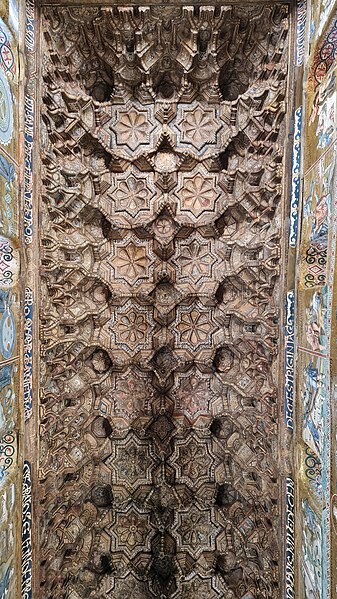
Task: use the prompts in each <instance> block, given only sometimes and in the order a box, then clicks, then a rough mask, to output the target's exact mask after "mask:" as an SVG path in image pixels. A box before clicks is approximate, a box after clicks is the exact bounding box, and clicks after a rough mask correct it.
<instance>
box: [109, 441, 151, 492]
mask: <svg viewBox="0 0 337 599" xmlns="http://www.w3.org/2000/svg"><path fill="white" fill-rule="evenodd" d="M114 463H115V464H116V467H117V469H118V478H120V479H124V480H125V481H127V482H131V483H133V482H136V481H137V480H139V479H144V480H146V475H147V469H148V467H149V466H150V464H151V459H150V456H149V451H148V448H147V446H145V447H144V446H139V444H136V443H135V442H132V443H130V444H129V445H127V446H126V447H118V448H117V451H116V459H115V460H114Z"/></svg>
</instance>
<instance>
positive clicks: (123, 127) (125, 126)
mask: <svg viewBox="0 0 337 599" xmlns="http://www.w3.org/2000/svg"><path fill="white" fill-rule="evenodd" d="M114 129H115V131H116V137H117V143H118V144H121V145H127V146H128V147H129V148H130V150H135V149H136V148H137V147H138V146H139V145H141V144H144V143H147V141H148V140H149V135H150V131H151V129H152V127H151V126H150V123H149V120H148V114H147V112H144V111H138V110H135V109H134V108H131V110H128V111H127V112H122V111H120V112H119V115H118V122H117V123H116V125H115V126H114Z"/></svg>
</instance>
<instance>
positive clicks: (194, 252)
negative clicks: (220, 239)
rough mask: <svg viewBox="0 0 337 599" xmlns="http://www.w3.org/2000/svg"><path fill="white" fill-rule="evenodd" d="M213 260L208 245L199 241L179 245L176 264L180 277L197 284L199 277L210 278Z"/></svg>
mask: <svg viewBox="0 0 337 599" xmlns="http://www.w3.org/2000/svg"><path fill="white" fill-rule="evenodd" d="M214 261H215V260H214V258H213V257H212V254H211V247H210V243H204V244H201V243H200V240H196V239H195V240H193V241H192V242H190V243H188V244H187V243H185V244H181V245H180V254H179V256H178V258H177V263H178V264H179V267H180V274H181V277H183V278H187V279H192V280H193V281H194V282H197V281H198V280H199V279H200V278H201V277H210V276H211V269H212V265H213V264H214Z"/></svg>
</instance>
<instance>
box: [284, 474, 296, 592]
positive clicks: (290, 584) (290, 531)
mask: <svg viewBox="0 0 337 599" xmlns="http://www.w3.org/2000/svg"><path fill="white" fill-rule="evenodd" d="M285 570H286V571H285V577H286V580H285V597H286V599H295V483H294V481H293V479H292V478H290V477H287V478H286V560H285Z"/></svg>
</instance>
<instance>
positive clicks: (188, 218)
mask: <svg viewBox="0 0 337 599" xmlns="http://www.w3.org/2000/svg"><path fill="white" fill-rule="evenodd" d="M287 10H288V9H287V7H286V6H285V5H276V4H275V5H273V6H265V5H261V6H258V7H254V6H247V7H239V6H237V7H236V6H217V7H210V6H207V7H204V6H198V7H194V8H193V7H192V6H188V7H179V6H170V5H165V6H160V7H157V6H151V7H146V6H142V7H141V8H139V7H124V8H120V9H119V8H118V7H105V8H99V7H96V6H95V7H93V6H92V7H91V6H90V5H88V6H86V7H77V8H76V7H68V8H66V7H62V6H57V7H56V6H55V7H53V8H52V9H51V8H50V7H48V8H46V9H44V12H43V18H42V29H43V31H42V45H43V47H42V51H43V55H44V63H43V78H44V86H43V101H42V106H41V119H40V123H41V130H42V132H41V156H42V191H41V198H40V213H41V219H42V220H41V222H42V226H41V230H40V237H41V240H40V241H41V247H42V271H43V273H42V279H41V280H42V291H41V328H40V337H41V375H40V387H41V400H40V439H41V444H40V456H39V499H40V506H39V510H40V518H41V536H40V548H39V556H40V588H41V595H40V596H41V598H42V597H43V599H51V598H52V597H55V596H58V597H64V598H66V597H67V598H69V599H84V598H86V599H122V598H123V597H129V596H132V597H133V598H134V599H150V598H153V599H157V598H159V597H160V599H164V598H165V599H181V598H183V599H187V598H191V599H217V598H219V599H220V598H223V597H226V598H227V599H253V598H254V597H259V598H261V599H271V598H272V597H273V598H276V597H279V596H280V593H281V588H280V586H279V575H280V567H279V564H280V549H279V548H280V538H279V536H278V535H279V533H278V531H279V530H280V525H281V517H280V505H281V498H280V489H279V485H278V483H277V480H278V476H279V462H278V457H277V446H278V439H279V435H280V425H279V422H278V415H279V404H280V401H281V391H280V387H281V385H280V381H278V380H277V374H276V373H277V372H278V371H281V369H280V368H279V345H280V344H279V338H280V332H281V329H280V324H279V320H280V310H279V297H280V293H281V283H280V281H281V280H282V279H281V278H280V275H281V274H282V273H280V265H281V264H282V260H281V258H283V256H282V245H281V241H280V239H281V238H282V218H281V215H282V206H283V204H282V201H283V200H282V187H281V184H280V181H281V178H282V169H283V145H284V141H285V123H284V102H283V98H284V94H285V89H284V88H285V85H286V81H287V44H286V43H285V39H286V35H287ZM233 32H234V33H235V34H234V33H233Z"/></svg>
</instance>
